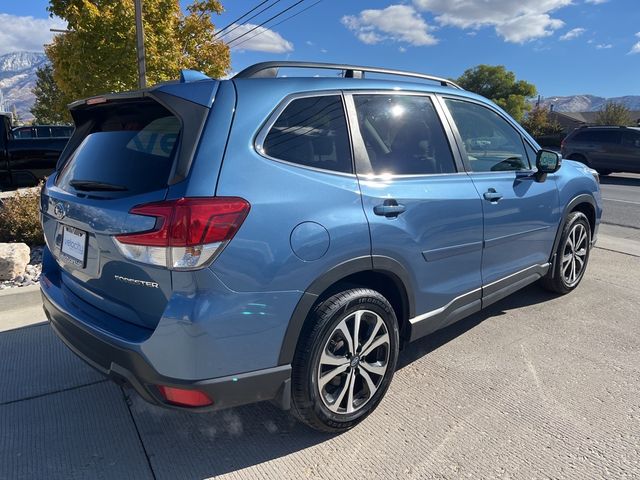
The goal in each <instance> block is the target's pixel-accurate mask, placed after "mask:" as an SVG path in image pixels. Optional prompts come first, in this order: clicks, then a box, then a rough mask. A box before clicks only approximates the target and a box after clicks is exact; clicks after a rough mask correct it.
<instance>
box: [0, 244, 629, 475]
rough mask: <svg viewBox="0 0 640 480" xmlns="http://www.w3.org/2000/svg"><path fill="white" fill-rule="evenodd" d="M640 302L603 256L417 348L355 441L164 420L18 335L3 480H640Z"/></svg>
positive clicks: (614, 259)
mask: <svg viewBox="0 0 640 480" xmlns="http://www.w3.org/2000/svg"><path fill="white" fill-rule="evenodd" d="M639 299H640V258H637V257H634V256H629V255H625V254H621V253H616V252H611V251H606V250H602V249H597V250H595V251H594V252H593V256H592V261H591V264H590V267H589V270H588V272H587V276H586V278H585V280H584V281H583V284H582V285H581V286H580V288H579V289H578V291H576V292H574V293H573V294H571V295H569V296H566V297H562V298H557V297H553V296H551V295H549V294H547V293H546V292H544V291H543V290H541V289H539V288H538V287H537V286H535V285H533V286H531V287H528V288H527V289H525V290H523V291H522V292H520V294H516V295H515V296H512V297H510V298H508V299H506V300H504V301H502V302H500V303H498V304H496V305H494V306H492V307H491V308H490V309H488V310H487V311H486V312H483V313H481V314H478V315H474V316H473V317H471V318H469V319H467V320H464V321H462V322H461V323H459V324H457V325H454V326H453V327H450V328H449V329H447V330H445V331H443V332H440V333H438V334H436V335H434V336H432V337H431V338H427V339H424V340H422V341H420V342H418V343H416V344H413V345H411V346H410V347H409V348H408V349H407V350H406V351H404V352H403V353H402V355H401V365H400V368H399V370H398V372H397V374H396V377H395V379H394V381H393V384H392V386H391V389H390V390H389V392H388V394H387V397H386V398H385V400H384V401H383V402H382V404H381V405H380V407H379V408H378V410H377V411H376V412H375V413H374V414H373V415H372V416H371V417H369V419H368V420H367V421H366V422H365V423H363V424H362V425H360V426H359V427H357V428H355V429H354V430H352V431H350V432H347V433H345V434H343V435H339V436H330V435H323V434H318V433H315V432H312V431H310V430H308V429H307V428H305V427H303V426H302V425H299V424H297V423H296V422H295V421H294V420H292V419H291V418H290V417H289V416H288V415H287V414H286V413H284V412H281V411H279V410H277V409H276V408H275V407H273V406H271V405H270V404H261V405H255V406H247V407H243V408H237V409H234V410H229V411H223V412H218V413H213V414H201V415H196V414H185V413H177V412H172V411H167V410H163V409H160V408H156V407H152V406H149V405H147V404H146V403H144V402H143V401H142V400H140V399H139V398H138V397H137V396H136V394H135V393H132V392H129V391H127V390H125V391H123V390H122V389H120V388H119V387H117V386H115V385H114V384H112V383H110V382H106V381H104V380H103V378H102V377H101V376H100V375H99V374H97V373H95V372H94V371H92V370H91V369H90V368H88V367H87V366H85V365H84V364H83V363H82V362H81V361H80V360H77V359H76V358H75V357H74V356H73V355H72V354H71V353H69V352H68V351H67V350H66V348H65V347H64V346H63V345H62V344H61V343H60V342H59V341H58V340H57V339H56V338H55V337H54V334H53V333H52V332H51V330H50V329H49V326H48V325H46V324H38V325H33V326H29V327H24V328H19V329H15V330H11V331H7V332H4V333H0V358H2V363H1V364H0V379H1V384H0V385H1V389H0V478H3V479H4V478H7V479H17V478H51V479H53V478H65V479H66V478H105V479H112V478H113V479H122V478H170V479H174V478H180V479H200V478H208V477H218V476H219V477H223V478H251V479H254V478H277V479H281V478H326V479H336V478H353V479H357V478H395V477H403V478H547V477H549V478H576V479H585V478H638V477H639V476H640V301H639ZM130 394H131V396H129V395H130Z"/></svg>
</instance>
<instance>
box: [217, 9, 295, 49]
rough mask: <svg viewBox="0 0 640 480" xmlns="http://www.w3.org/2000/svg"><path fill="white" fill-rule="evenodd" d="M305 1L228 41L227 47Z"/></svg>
mask: <svg viewBox="0 0 640 480" xmlns="http://www.w3.org/2000/svg"><path fill="white" fill-rule="evenodd" d="M304 1H305V0H298V1H297V2H296V3H294V4H293V5H291V6H289V7H287V8H285V9H284V10H282V11H280V12H278V13H276V14H275V15H273V16H272V17H270V18H268V19H267V20H265V21H264V22H262V23H261V24H260V25H256V26H255V27H253V28H251V29H249V30H247V31H246V32H244V33H243V34H242V35H238V36H237V37H236V38H234V39H232V40H230V41H228V42H227V45H229V46H230V45H231V44H232V43H233V42H235V41H237V40H239V39H240V38H242V37H244V36H246V35H249V34H250V33H251V32H253V31H254V30H256V29H258V28H260V27H262V26H263V25H264V24H265V23H269V22H270V21H271V20H273V19H275V18H278V17H279V16H280V15H282V14H283V13H285V12H288V11H289V10H291V9H292V8H293V7H296V6H298V5H300V4H301V3H302V2H304Z"/></svg>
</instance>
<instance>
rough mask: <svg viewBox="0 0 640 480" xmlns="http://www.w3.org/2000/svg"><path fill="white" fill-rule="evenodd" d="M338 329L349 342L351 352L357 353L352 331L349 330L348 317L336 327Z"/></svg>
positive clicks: (348, 346)
mask: <svg viewBox="0 0 640 480" xmlns="http://www.w3.org/2000/svg"><path fill="white" fill-rule="evenodd" d="M336 331H340V332H341V333H342V336H343V337H344V339H345V341H346V342H347V348H348V350H349V354H351V355H353V354H354V353H355V349H354V348H353V340H352V339H351V332H349V328H348V327H347V319H344V320H343V321H341V322H340V324H339V325H338V326H337V327H336Z"/></svg>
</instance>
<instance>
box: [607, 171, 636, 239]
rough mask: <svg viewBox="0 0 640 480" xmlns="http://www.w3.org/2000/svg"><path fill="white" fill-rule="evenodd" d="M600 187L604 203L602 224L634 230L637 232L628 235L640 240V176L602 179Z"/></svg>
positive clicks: (632, 175) (627, 175) (615, 176)
mask: <svg viewBox="0 0 640 480" xmlns="http://www.w3.org/2000/svg"><path fill="white" fill-rule="evenodd" d="M600 186H601V189H602V198H603V202H604V213H603V216H602V223H603V224H605V225H610V226H613V227H624V228H630V229H633V230H635V232H626V233H627V234H628V235H630V236H631V237H632V238H635V239H637V240H640V175H637V174H620V173H616V174H613V175H609V176H606V177H600ZM612 231H614V232H615V231H616V229H615V228H614V229H612Z"/></svg>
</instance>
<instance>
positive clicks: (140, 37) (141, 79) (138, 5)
mask: <svg viewBox="0 0 640 480" xmlns="http://www.w3.org/2000/svg"><path fill="white" fill-rule="evenodd" d="M134 4H135V9H136V51H137V52H138V87H139V88H146V87H147V66H146V63H145V54H144V27H143V26H142V0H134Z"/></svg>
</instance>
